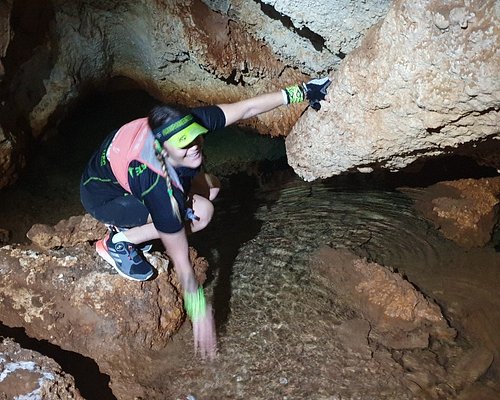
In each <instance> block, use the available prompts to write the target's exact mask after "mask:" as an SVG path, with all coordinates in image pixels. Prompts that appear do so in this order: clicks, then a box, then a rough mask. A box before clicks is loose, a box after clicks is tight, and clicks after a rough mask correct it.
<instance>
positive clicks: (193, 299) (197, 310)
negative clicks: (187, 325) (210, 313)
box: [184, 287, 207, 322]
mask: <svg viewBox="0 0 500 400" xmlns="http://www.w3.org/2000/svg"><path fill="white" fill-rule="evenodd" d="M184 309H185V310H186V313H187V315H188V317H189V318H190V319H191V321H193V322H195V321H198V320H200V319H201V318H203V317H204V316H205V314H206V312H207V303H206V300H205V293H204V291H203V288H202V287H199V288H198V290H197V291H196V292H194V293H188V292H184Z"/></svg>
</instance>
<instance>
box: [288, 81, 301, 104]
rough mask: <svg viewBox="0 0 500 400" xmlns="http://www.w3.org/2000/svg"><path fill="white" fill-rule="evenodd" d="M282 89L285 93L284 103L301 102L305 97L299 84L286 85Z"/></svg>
mask: <svg viewBox="0 0 500 400" xmlns="http://www.w3.org/2000/svg"><path fill="white" fill-rule="evenodd" d="M283 91H284V93H285V94H286V100H287V102H286V104H294V103H302V102H303V101H304V99H305V95H304V91H303V89H302V88H301V87H300V86H299V85H295V86H289V87H286V88H285V89H283Z"/></svg>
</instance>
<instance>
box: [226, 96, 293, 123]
mask: <svg viewBox="0 0 500 400" xmlns="http://www.w3.org/2000/svg"><path fill="white" fill-rule="evenodd" d="M284 104H285V101H284V99H283V93H282V92H281V91H278V92H273V93H266V94H261V95H259V96H256V97H252V98H250V99H245V100H241V101H238V102H236V103H230V104H218V106H219V107H220V108H221V109H222V111H223V112H224V114H225V116H226V126H227V125H231V124H234V123H235V122H238V121H240V120H242V119H247V118H251V117H255V116H256V115H259V114H262V113H265V112H267V111H271V110H272V109H274V108H276V107H279V106H281V105H284Z"/></svg>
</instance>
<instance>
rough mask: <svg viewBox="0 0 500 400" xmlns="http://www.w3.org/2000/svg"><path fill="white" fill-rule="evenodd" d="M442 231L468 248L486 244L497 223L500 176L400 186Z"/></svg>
mask: <svg viewBox="0 0 500 400" xmlns="http://www.w3.org/2000/svg"><path fill="white" fill-rule="evenodd" d="M401 191H403V192H405V193H407V194H408V195H410V197H412V198H413V199H414V201H415V208H416V209H417V210H418V211H419V212H420V213H422V214H423V215H424V217H425V218H427V219H429V220H430V221H431V222H432V223H433V224H434V225H435V226H436V228H437V229H439V230H440V231H441V232H442V234H443V235H444V236H445V237H446V238H448V239H450V240H453V241H454V242H456V243H457V244H459V245H460V246H462V247H465V248H471V247H480V246H484V245H485V244H487V243H488V242H489V241H490V240H491V234H492V232H493V229H494V227H495V226H496V225H497V224H498V218H499V204H500V177H493V178H483V179H461V180H457V181H448V182H439V183H436V184H435V185H432V186H429V187H428V188H425V189H404V188H403V189H401Z"/></svg>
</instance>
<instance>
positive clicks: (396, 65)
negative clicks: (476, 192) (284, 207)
mask: <svg viewBox="0 0 500 400" xmlns="http://www.w3.org/2000/svg"><path fill="white" fill-rule="evenodd" d="M499 19H500V11H499V8H498V2H496V1H494V0H489V1H466V2H463V1H445V2H442V1H426V2H423V1H417V2H415V1H408V0H396V1H394V2H393V3H392V6H391V9H390V10H389V12H388V14H387V16H386V17H385V19H384V20H383V21H382V22H381V23H379V24H378V25H377V26H375V27H373V28H372V29H371V30H370V32H369V33H368V34H367V35H366V36H365V37H364V39H363V41H362V43H361V45H360V46H359V47H358V48H356V49H355V50H354V51H353V52H351V53H350V54H349V55H348V56H347V57H346V58H345V60H344V61H343V62H342V64H341V66H340V68H339V70H338V72H336V73H335V74H333V75H332V79H333V83H332V85H331V86H330V88H329V99H330V103H328V104H324V105H323V107H322V109H321V110H320V111H319V112H314V111H312V110H309V111H308V112H307V113H306V115H304V116H303V117H302V118H300V120H299V121H298V123H297V124H296V125H295V126H294V128H293V130H292V132H291V133H290V135H289V136H288V137H287V140H286V144H287V153H288V159H289V163H290V165H292V167H293V168H294V169H295V171H296V172H297V173H298V174H299V175H300V176H301V177H303V178H304V179H305V180H313V179H316V178H326V177H329V176H332V175H335V174H340V173H341V172H344V171H347V170H352V169H354V168H358V169H359V170H360V171H361V172H369V171H371V170H372V169H373V168H375V167H385V168H389V169H391V170H397V169H400V168H402V167H404V166H406V165H409V164H410V163H412V162H413V161H415V160H416V159H417V158H419V157H424V156H435V155H439V154H443V153H447V152H452V151H455V150H454V149H456V148H457V147H459V146H461V145H462V144H464V143H476V142H480V141H483V140H486V139H489V140H490V141H492V142H495V140H494V139H500V137H499V135H498V133H499V129H498V127H499V126H500V116H499V109H500V80H499V79H498V77H499V76H500V58H499V55H498V48H499V45H500V28H499V27H500V20H499ZM473 154H474V148H473V147H472V148H471V152H470V153H469V155H473ZM497 162H498V161H497ZM497 165H498V164H497Z"/></svg>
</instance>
